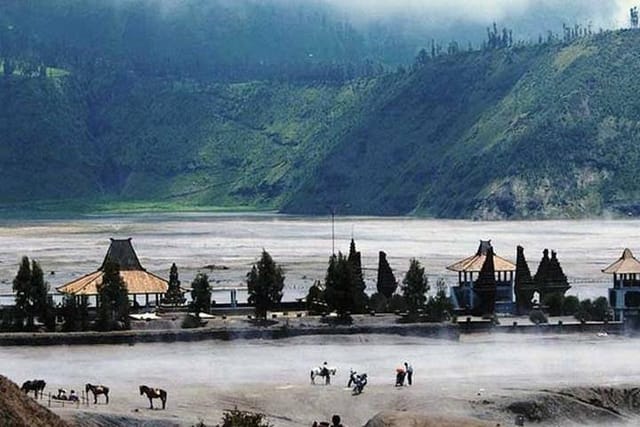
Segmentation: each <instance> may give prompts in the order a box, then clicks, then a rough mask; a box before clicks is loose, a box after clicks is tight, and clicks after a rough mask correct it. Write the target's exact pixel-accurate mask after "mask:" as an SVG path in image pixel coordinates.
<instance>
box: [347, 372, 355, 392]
mask: <svg viewBox="0 0 640 427" xmlns="http://www.w3.org/2000/svg"><path fill="white" fill-rule="evenodd" d="M355 381H356V371H354V370H353V369H350V370H349V382H348V383H347V387H348V388H351V384H353V383H355Z"/></svg>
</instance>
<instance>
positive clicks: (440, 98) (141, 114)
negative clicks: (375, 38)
mask: <svg viewBox="0 0 640 427" xmlns="http://www.w3.org/2000/svg"><path fill="white" fill-rule="evenodd" d="M639 43H640V32H637V31H618V32H605V33H602V34H598V35H589V36H586V35H585V36H584V37H577V38H575V40H574V41H572V42H560V41H557V40H554V41H552V42H549V43H540V44H529V45H524V44H516V45H513V46H510V47H508V46H504V47H500V48H495V49H484V50H476V51H472V52H461V51H459V50H455V49H454V50H453V51H451V52H449V54H443V55H440V56H437V57H435V58H427V59H424V60H422V61H419V62H420V64H419V65H414V66H412V67H409V69H408V70H406V71H405V70H399V71H396V72H386V73H379V72H377V73H375V75H369V73H364V74H363V75H362V76H361V77H357V78H353V79H346V80H345V79H344V75H343V77H341V78H339V79H327V78H324V77H323V78H311V79H307V78H304V79H300V78H287V79H272V78H260V79H247V80H246V81H244V82H236V81H224V79H223V80H219V79H212V78H208V77H207V78H204V77H198V78H196V77H194V76H191V75H183V74H181V73H177V74H176V75H173V76H171V75H166V74H164V75H159V74H154V73H144V72H141V71H140V70H135V69H131V68H129V67H128V66H122V65H121V64H114V63H112V62H108V61H106V60H104V58H103V59H99V58H93V59H92V60H91V61H88V63H85V64H82V65H79V63H75V65H74V64H73V63H71V62H65V61H64V60H62V59H60V61H59V63H56V64H53V62H51V64H49V62H48V61H45V60H44V59H42V60H34V59H33V58H39V56H38V55H36V54H35V53H34V54H33V55H31V56H24V55H17V54H12V53H11V52H12V51H8V50H4V51H0V56H1V57H2V58H3V64H2V68H0V75H1V76H0V94H1V95H2V96H1V97H0V169H1V170H2V171H3V173H2V174H0V204H1V205H3V206H9V205H20V206H35V207H37V206H38V205H40V204H41V203H44V202H47V203H50V202H51V201H54V202H56V201H57V202H56V203H59V204H60V205H62V206H71V207H73V208H74V209H75V208H76V207H77V206H80V205H82V204H88V205H90V206H91V205H93V206H97V205H99V204H103V203H105V202H106V203H125V204H126V203H132V204H133V203H141V202H142V203H153V204H155V206H162V205H165V206H176V205H180V206H193V207H196V206H222V207H224V206H228V207H238V206H241V207H249V208H270V209H280V210H282V211H284V212H290V213H315V214H325V213H326V212H327V209H328V208H327V206H336V207H340V211H341V212H344V213H351V214H380V215H402V214H409V213H417V214H421V215H429V216H437V217H474V218H530V217H585V216H592V215H601V214H603V213H604V212H608V211H613V212H617V213H623V214H627V213H632V214H636V213H640V203H639V202H638V200H640V191H639V190H640V184H638V179H637V177H638V176H639V175H640V174H639V173H638V172H637V165H638V164H640V162H639V160H640V145H639V143H640V139H639V136H640V135H639V130H640V122H639V120H640V101H638V98H637V95H636V94H637V93H638V91H639V89H640V82H639V81H638V79H637V78H636V76H638V75H640V60H639V59H640V51H638V50H637V46H638V44H639ZM54 62H55V61H54ZM52 65H56V66H57V68H55V69H54V68H52ZM319 67H320V68H316V66H315V65H314V66H313V67H312V69H313V70H318V69H323V68H322V67H323V66H319ZM345 67H346V68H345ZM348 67H349V65H348V63H347V62H344V63H334V64H333V65H332V66H331V67H330V69H327V70H328V71H327V72H331V70H336V69H343V70H344V69H347V68H348ZM302 69H303V70H304V69H306V68H304V67H303V68H302ZM347 205H348V208H346V207H345V206H347Z"/></svg>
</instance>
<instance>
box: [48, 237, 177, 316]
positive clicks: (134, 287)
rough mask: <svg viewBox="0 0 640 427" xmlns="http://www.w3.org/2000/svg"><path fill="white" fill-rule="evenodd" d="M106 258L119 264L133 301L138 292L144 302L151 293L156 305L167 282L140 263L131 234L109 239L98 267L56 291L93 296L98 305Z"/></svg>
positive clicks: (79, 296) (107, 260)
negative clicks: (107, 247) (124, 237)
mask: <svg viewBox="0 0 640 427" xmlns="http://www.w3.org/2000/svg"><path fill="white" fill-rule="evenodd" d="M109 262H112V263H115V264H117V265H118V266H119V269H120V277H122V280H123V281H124V283H125V285H126V286H127V291H128V294H129V296H130V297H133V300H134V301H135V302H137V297H138V296H144V301H145V305H149V303H150V300H149V297H150V296H152V297H153V300H154V302H155V305H158V303H159V302H160V298H161V296H162V295H164V294H165V293H166V292H167V289H168V287H169V284H168V282H167V281H166V280H165V279H163V278H161V277H158V276H156V275H155V274H153V273H149V272H148V271H146V270H145V269H144V268H143V267H142V265H141V264H140V260H139V259H138V256H137V255H136V252H135V250H134V249H133V245H132V244H131V239H130V238H129V239H121V240H117V239H111V244H110V245H109V249H108V250H107V254H106V255H105V257H104V261H103V262H102V265H101V266H100V268H98V269H97V270H96V271H94V272H92V273H89V274H86V275H84V276H82V277H79V278H78V279H75V280H72V281H71V282H69V283H67V284H65V285H63V286H60V287H59V288H57V290H58V292H60V293H63V294H67V295H74V296H76V297H78V298H81V297H85V298H89V297H94V298H95V300H94V301H95V304H96V305H98V303H99V302H98V285H99V284H101V283H102V276H103V270H104V266H105V265H106V264H107V263H109ZM134 305H135V304H134Z"/></svg>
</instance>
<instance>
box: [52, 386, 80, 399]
mask: <svg viewBox="0 0 640 427" xmlns="http://www.w3.org/2000/svg"><path fill="white" fill-rule="evenodd" d="M52 397H53V398H54V399H56V400H68V401H70V402H78V401H79V400H80V398H79V397H78V395H77V394H76V391H75V390H71V392H70V393H69V394H68V395H67V390H65V389H63V388H59V389H58V394H57V395H55V396H52Z"/></svg>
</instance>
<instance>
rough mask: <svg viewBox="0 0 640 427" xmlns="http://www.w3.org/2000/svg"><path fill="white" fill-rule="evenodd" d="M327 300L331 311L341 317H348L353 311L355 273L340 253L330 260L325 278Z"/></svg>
mask: <svg viewBox="0 0 640 427" xmlns="http://www.w3.org/2000/svg"><path fill="white" fill-rule="evenodd" d="M324 287H325V291H324V295H325V300H326V301H327V306H328V307H329V309H330V310H335V311H336V313H337V314H338V316H339V317H343V318H344V317H348V313H349V312H351V310H353V307H354V301H353V292H352V288H353V272H352V270H351V266H350V264H349V262H348V261H347V259H346V258H345V257H344V255H342V252H338V256H337V257H336V256H335V255H332V256H331V258H329V267H328V268H327V275H326V277H325V285H324Z"/></svg>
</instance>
